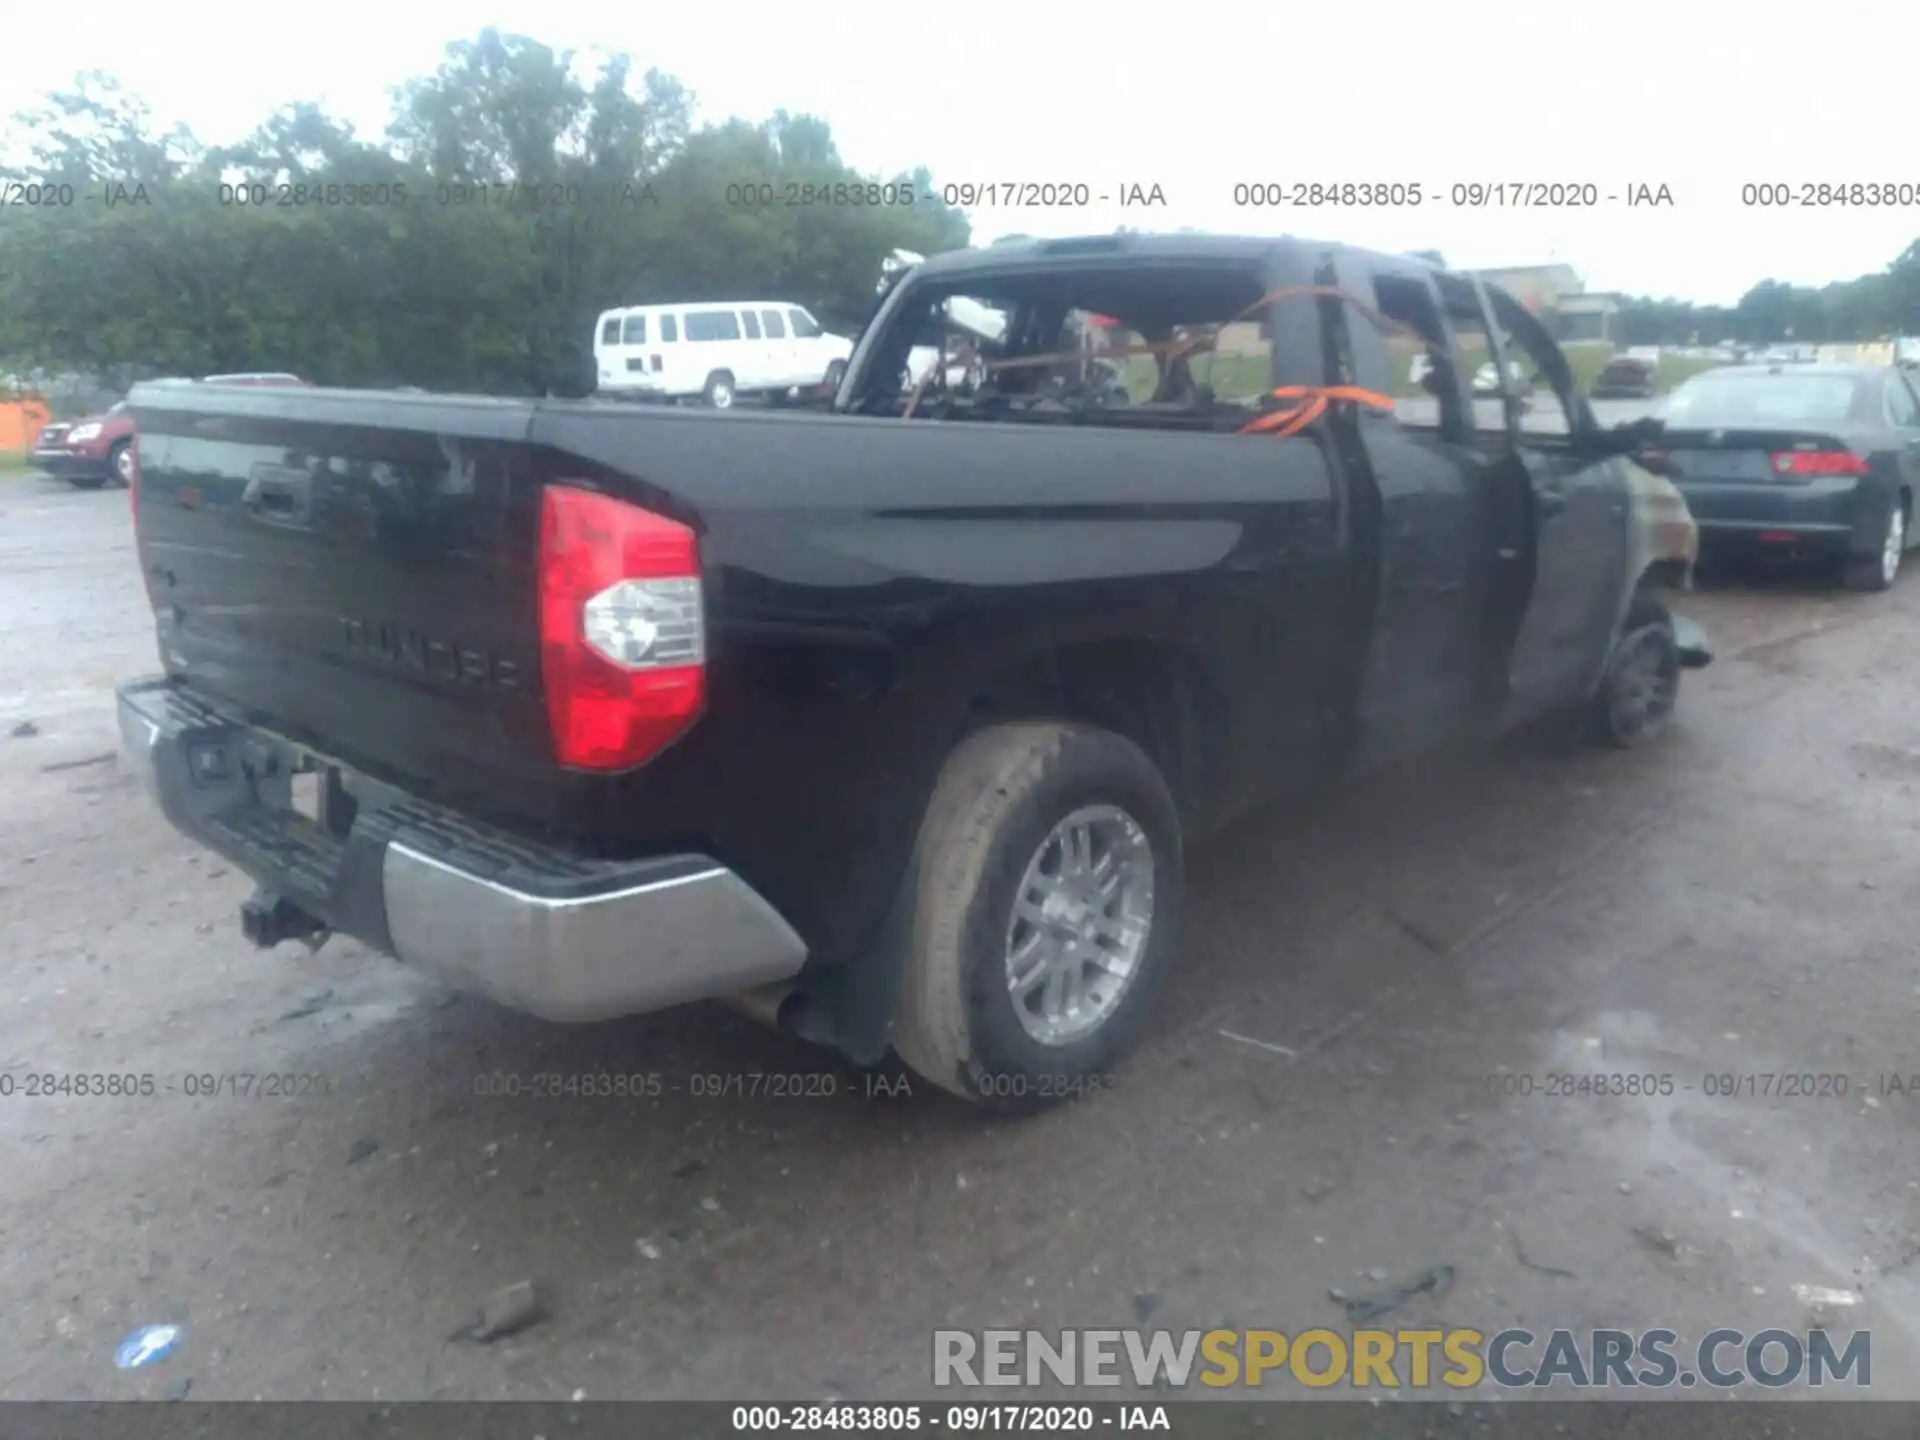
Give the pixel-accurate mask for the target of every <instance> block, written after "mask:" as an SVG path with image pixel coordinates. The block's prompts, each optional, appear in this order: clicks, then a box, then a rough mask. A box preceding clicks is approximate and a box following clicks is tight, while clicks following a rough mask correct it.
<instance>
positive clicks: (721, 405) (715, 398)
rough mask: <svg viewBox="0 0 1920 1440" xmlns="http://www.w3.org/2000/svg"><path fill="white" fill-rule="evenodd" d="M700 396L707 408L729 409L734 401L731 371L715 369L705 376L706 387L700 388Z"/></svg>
mask: <svg viewBox="0 0 1920 1440" xmlns="http://www.w3.org/2000/svg"><path fill="white" fill-rule="evenodd" d="M700 398H701V399H702V400H703V401H705V402H706V404H707V406H708V408H709V409H713V410H731V409H732V408H733V402H734V390H733V372H732V371H731V370H716V371H714V372H713V374H711V375H709V376H708V377H707V383H706V387H705V388H704V389H702V390H701V392H700Z"/></svg>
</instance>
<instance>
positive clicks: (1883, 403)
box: [1649, 365, 1920, 590]
mask: <svg viewBox="0 0 1920 1440" xmlns="http://www.w3.org/2000/svg"><path fill="white" fill-rule="evenodd" d="M1659 419H1660V425H1659V438H1658V440H1657V441H1656V442H1655V444H1656V448H1654V449H1653V450H1651V451H1650V452H1649V454H1650V457H1651V458H1652V459H1654V460H1655V461H1656V462H1657V463H1661V464H1662V466H1663V468H1665V469H1667V470H1669V471H1670V472H1671V474H1672V477H1673V480H1674V483H1675V484H1677V485H1678V486H1679V487H1680V490H1681V492H1682V493H1683V494H1685V495H1686V497H1687V504H1688V506H1689V507H1690V508H1691V509H1692V511H1693V517H1694V519H1695V521H1697V522H1698V524H1699V526H1700V549H1701V554H1702V556H1703V557H1705V558H1709V559H1711V558H1713V557H1715V556H1724V555H1727V554H1729V553H1746V554H1760V555H1771V556H1775V557H1778V558H1781V559H1796V560H1798V559H1807V560H1813V559H1820V560H1826V561H1830V562H1837V563H1838V564H1839V566H1840V568H1841V573H1842V574H1843V576H1844V578H1845V580H1846V584H1847V586H1848V587H1849V588H1850V589H1854V590H1885V589H1887V588H1888V587H1889V586H1890V585H1892V584H1893V581H1894V577H1895V576H1896V575H1897V574H1898V573H1899V571H1900V562H1901V560H1902V558H1903V557H1904V556H1905V554H1906V552H1907V550H1908V549H1909V548H1910V547H1911V546H1912V545H1913V543H1914V530H1913V525H1912V520H1913V497H1914V495H1915V493H1916V492H1920V394H1916V392H1915V391H1914V389H1913V387H1912V386H1911V385H1910V384H1909V383H1908V379H1907V376H1906V375H1905V373H1904V372H1903V371H1902V370H1901V369H1900V368H1898V367H1895V366H1891V365H1768V366H1760V365H1744V366H1727V367H1724V368H1721V369H1718V370H1708V371H1705V372H1704V373H1702V374H1699V375H1696V376H1694V377H1693V378H1692V379H1691V380H1688V381H1687V382H1686V383H1685V384H1683V385H1681V386H1680V387H1679V388H1678V389H1676V390H1675V391H1674V392H1673V394H1672V395H1670V396H1669V397H1668V399H1667V403H1666V406H1665V408H1664V411H1663V412H1662V414H1661V415H1660V417H1659Z"/></svg>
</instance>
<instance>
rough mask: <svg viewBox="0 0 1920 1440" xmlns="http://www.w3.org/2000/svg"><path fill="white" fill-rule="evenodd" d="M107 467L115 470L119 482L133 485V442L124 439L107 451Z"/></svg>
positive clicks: (115, 476) (115, 477) (115, 479)
mask: <svg viewBox="0 0 1920 1440" xmlns="http://www.w3.org/2000/svg"><path fill="white" fill-rule="evenodd" d="M107 468H108V469H110V470H111V471H112V472H113V478H114V481H115V482H116V483H117V484H120V485H125V486H128V487H131V486H132V485H133V442H132V441H131V440H122V441H121V442H120V443H119V444H118V445H116V446H114V447H113V448H112V449H111V450H109V451H108V452H107Z"/></svg>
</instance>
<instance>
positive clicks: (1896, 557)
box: [1880, 509, 1907, 585]
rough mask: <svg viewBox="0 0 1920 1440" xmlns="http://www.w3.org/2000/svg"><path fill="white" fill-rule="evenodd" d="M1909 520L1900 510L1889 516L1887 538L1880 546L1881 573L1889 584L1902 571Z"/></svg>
mask: <svg viewBox="0 0 1920 1440" xmlns="http://www.w3.org/2000/svg"><path fill="white" fill-rule="evenodd" d="M1906 543H1907V520H1906V516H1904V515H1902V514H1901V513H1900V511H1899V510H1897V509H1896V510H1894V511H1892V512H1891V513H1889V514H1888V516H1887V538H1886V541H1885V543H1883V544H1882V545H1881V546H1880V575H1881V578H1882V579H1884V580H1885V581H1886V582H1887V583H1888V584H1889V585H1891V584H1892V583H1893V578H1894V576H1896V575H1898V574H1899V573H1900V555H1901V552H1902V551H1903V550H1904V549H1905V548H1906Z"/></svg>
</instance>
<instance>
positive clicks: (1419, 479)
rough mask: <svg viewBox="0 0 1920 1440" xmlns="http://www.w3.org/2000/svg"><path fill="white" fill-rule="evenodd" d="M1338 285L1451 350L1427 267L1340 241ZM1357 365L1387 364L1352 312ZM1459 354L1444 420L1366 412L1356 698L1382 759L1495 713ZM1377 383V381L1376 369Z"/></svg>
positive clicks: (1477, 486)
mask: <svg viewBox="0 0 1920 1440" xmlns="http://www.w3.org/2000/svg"><path fill="white" fill-rule="evenodd" d="M1336 273H1337V275H1338V279H1339V283H1340V286H1341V288H1342V289H1344V290H1345V291H1347V293H1349V294H1353V295H1357V296H1359V297H1360V298H1362V299H1365V300H1367V301H1368V302H1369V303H1371V304H1372V305H1374V306H1376V307H1378V309H1379V310H1380V311H1382V312H1384V313H1385V314H1386V315H1388V316H1389V317H1390V318H1391V319H1392V320H1394V321H1395V322H1397V323H1401V324H1406V325H1409V326H1410V327H1411V328H1412V329H1414V330H1415V331H1417V332H1418V333H1420V334H1421V335H1422V336H1423V338H1424V339H1425V340H1426V342H1427V344H1428V345H1429V346H1430V347H1431V348H1432V349H1433V350H1434V352H1435V353H1436V354H1438V355H1440V356H1441V357H1442V358H1444V359H1450V360H1451V358H1452V357H1453V356H1454V355H1455V351H1454V347H1453V345H1452V341H1451V337H1450V333H1449V331H1448V329H1447V326H1446V322H1445V319H1444V317H1443V315H1442V314H1441V309H1440V306H1439V304H1438V299H1437V296H1436V295H1435V294H1434V292H1433V290H1432V286H1431V284H1430V282H1429V281H1428V280H1427V279H1426V276H1425V273H1424V272H1423V271H1421V270H1416V269H1412V268H1410V267H1409V268H1407V269H1405V270H1400V269H1396V268H1394V267H1393V266H1392V264H1391V262H1387V261H1382V260H1365V261H1363V260H1360V259H1359V257H1357V256H1352V255H1350V254H1343V255H1342V256H1340V257H1339V259H1338V260H1337V261H1336ZM1335 323H1344V324H1345V326H1346V334H1347V342H1348V345H1347V349H1348V352H1349V353H1350V355H1351V358H1352V364H1353V370H1354V374H1355V375H1356V376H1365V377H1368V378H1372V377H1375V376H1383V375H1384V374H1385V373H1386V371H1387V361H1386V358H1385V354H1384V342H1383V339H1382V336H1381V334H1380V333H1379V331H1377V330H1375V329H1374V328H1373V327H1372V326H1371V325H1370V324H1367V323H1365V322H1364V321H1356V319H1355V317H1354V316H1353V315H1351V314H1347V315H1346V316H1345V317H1344V319H1343V320H1342V321H1340V322H1335ZM1461 380H1462V377H1461V373H1460V367H1459V365H1458V363H1457V360H1453V361H1452V363H1449V364H1447V365H1445V366H1444V367H1443V371H1442V384H1443V385H1445V386H1447V387H1450V388H1451V389H1452V390H1453V391H1455V392H1458V393H1455V394H1454V395H1453V397H1452V398H1451V399H1449V398H1447V397H1446V396H1445V395H1443V396H1442V399H1443V405H1442V411H1443V420H1442V424H1441V426H1440V428H1439V432H1438V433H1431V432H1429V433H1422V432H1419V431H1416V430H1413V429H1410V428H1408V427H1406V426H1403V425H1402V424H1400V422H1399V421H1397V420H1393V419H1387V418H1372V417H1370V418H1368V419H1366V420H1363V421H1362V422H1361V431H1360V433H1361V436H1362V438H1363V440H1364V450H1365V457H1366V461H1367V464H1366V467H1365V470H1366V475H1365V480H1366V486H1367V493H1366V495H1365V500H1366V502H1367V503H1366V504H1364V505H1356V509H1355V514H1356V516H1357V517H1358V516H1361V515H1365V516H1366V517H1367V518H1368V519H1369V520H1371V521H1372V523H1373V524H1374V525H1375V526H1376V527H1377V531H1378V533H1377V535H1376V536H1374V537H1372V544H1371V545H1370V546H1367V547H1364V550H1365V551H1366V552H1370V555H1371V558H1372V560H1373V566H1372V573H1371V576H1370V577H1369V578H1370V582H1371V588H1372V594H1371V596H1369V597H1368V598H1369V599H1370V601H1371V624H1370V627H1369V630H1368V634H1367V638H1366V653H1365V656H1364V659H1363V661H1362V663H1361V665H1360V666H1359V674H1358V677H1357V682H1356V688H1357V693H1356V695H1355V699H1354V705H1353V712H1354V719H1355V729H1356V737H1355V742H1354V746H1353V755H1354V759H1355V760H1356V761H1357V762H1358V763H1360V764H1363V765H1365V764H1373V763H1380V762H1386V761H1392V760H1399V759H1405V758H1409V757H1411V756H1414V755H1417V754H1420V753H1423V752H1426V751H1430V750H1433V749H1437V748H1441V747H1445V746H1450V745H1454V744H1457V743H1460V742H1462V741H1466V740H1470V739H1472V738H1474V736H1475V735H1476V734H1477V733H1478V731H1479V730H1480V729H1481V728H1482V724H1483V720H1484V717H1485V715H1486V711H1487V705H1486V685H1487V669H1486V665H1485V656H1484V649H1483V647H1484V641H1485V636H1486V612H1487V605H1488V600H1489V581H1490V578H1491V575H1492V569H1491V560H1492V543H1491V541H1492V533H1493V524H1492V522H1493V513H1492V508H1491V494H1492V492H1491V489H1490V487H1489V483H1488V475H1487V471H1486V468H1485V466H1484V464H1483V463H1482V462H1481V460H1480V458H1479V457H1477V456H1475V455H1473V454H1472V453H1471V452H1470V451H1469V450H1468V449H1467V448H1466V447H1465V446H1463V445H1461V444H1460V443H1459V435H1458V430H1459V425H1460V418H1459V417H1460V414H1461V411H1462V408H1463V404H1464V400H1465V396H1464V393H1463V389H1464V387H1463V386H1462V384H1461ZM1376 383H1378V382H1377V381H1376Z"/></svg>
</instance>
